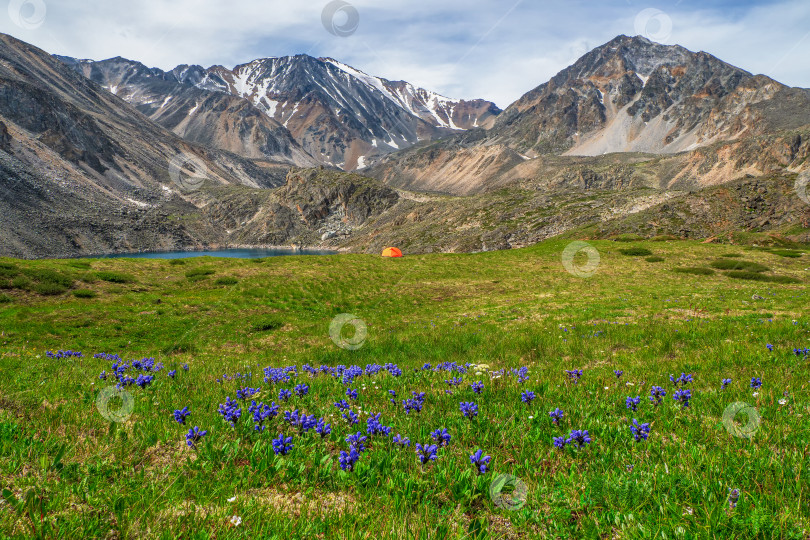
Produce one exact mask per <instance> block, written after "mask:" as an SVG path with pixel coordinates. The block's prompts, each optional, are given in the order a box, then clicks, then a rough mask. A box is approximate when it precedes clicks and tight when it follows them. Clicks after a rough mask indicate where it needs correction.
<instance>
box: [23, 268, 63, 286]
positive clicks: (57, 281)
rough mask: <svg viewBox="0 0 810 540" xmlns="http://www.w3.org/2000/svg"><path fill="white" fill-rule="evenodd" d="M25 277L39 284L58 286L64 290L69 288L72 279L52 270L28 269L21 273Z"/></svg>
mask: <svg viewBox="0 0 810 540" xmlns="http://www.w3.org/2000/svg"><path fill="white" fill-rule="evenodd" d="M23 273H24V274H25V275H27V276H28V277H30V278H31V279H33V280H34V281H38V282H40V283H50V284H52V285H59V286H61V287H63V288H65V289H67V288H69V287H71V286H72V285H73V278H72V277H70V276H66V275H65V274H60V273H59V272H55V271H54V270H48V269H41V270H35V269H29V270H25V271H24V272H23Z"/></svg>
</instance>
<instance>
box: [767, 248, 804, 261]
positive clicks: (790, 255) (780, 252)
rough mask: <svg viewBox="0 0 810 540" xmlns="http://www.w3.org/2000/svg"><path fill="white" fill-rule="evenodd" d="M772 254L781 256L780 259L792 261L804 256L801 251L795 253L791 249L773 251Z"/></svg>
mask: <svg viewBox="0 0 810 540" xmlns="http://www.w3.org/2000/svg"><path fill="white" fill-rule="evenodd" d="M770 252H771V253H773V254H774V255H779V256H780V257H788V258H791V259H798V258H799V257H801V256H802V252H801V251H793V250H790V249H772V250H771V251H770Z"/></svg>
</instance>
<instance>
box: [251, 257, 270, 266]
mask: <svg viewBox="0 0 810 540" xmlns="http://www.w3.org/2000/svg"><path fill="white" fill-rule="evenodd" d="M266 260H267V258H266V257H259V258H258V259H250V262H252V263H256V264H262V263H263V262H264V261H266Z"/></svg>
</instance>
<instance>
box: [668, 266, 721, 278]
mask: <svg viewBox="0 0 810 540" xmlns="http://www.w3.org/2000/svg"><path fill="white" fill-rule="evenodd" d="M675 272H679V273H681V274H693V275H695V276H711V275H713V274H714V270H712V269H711V268H702V267H698V266H684V267H681V268H676V269H675Z"/></svg>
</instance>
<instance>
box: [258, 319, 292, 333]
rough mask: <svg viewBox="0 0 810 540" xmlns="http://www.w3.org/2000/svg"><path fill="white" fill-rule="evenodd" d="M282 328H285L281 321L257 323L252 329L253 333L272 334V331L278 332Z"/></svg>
mask: <svg viewBox="0 0 810 540" xmlns="http://www.w3.org/2000/svg"><path fill="white" fill-rule="evenodd" d="M282 326H284V323H283V322H281V321H279V320H269V321H261V322H258V323H255V324H254V325H253V326H252V327H251V330H252V331H253V332H270V331H273V330H278V329H279V328H281V327H282Z"/></svg>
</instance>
